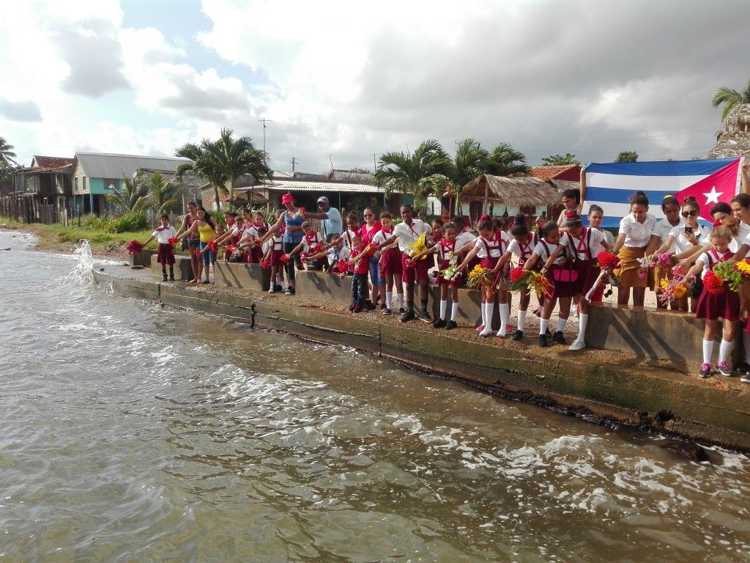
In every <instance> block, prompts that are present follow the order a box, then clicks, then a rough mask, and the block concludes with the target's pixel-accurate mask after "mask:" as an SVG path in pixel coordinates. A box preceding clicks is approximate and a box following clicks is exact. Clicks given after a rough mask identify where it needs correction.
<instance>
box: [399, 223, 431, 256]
mask: <svg viewBox="0 0 750 563" xmlns="http://www.w3.org/2000/svg"><path fill="white" fill-rule="evenodd" d="M431 232H432V229H431V228H430V226H429V225H428V224H427V223H425V222H424V221H422V220H421V219H412V222H411V225H407V224H406V223H399V224H398V225H396V226H395V227H394V229H393V234H394V235H396V236H397V237H398V249H399V250H400V251H401V252H405V253H407V254H408V255H409V256H411V255H412V254H413V253H414V251H413V250H412V249H411V248H410V247H409V245H410V244H413V243H415V242H416V241H417V239H418V238H419V235H421V234H423V233H424V234H430V233H431Z"/></svg>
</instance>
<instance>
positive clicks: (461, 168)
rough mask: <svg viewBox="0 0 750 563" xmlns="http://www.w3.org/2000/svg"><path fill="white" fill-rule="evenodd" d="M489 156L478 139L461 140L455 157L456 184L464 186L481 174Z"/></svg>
mask: <svg viewBox="0 0 750 563" xmlns="http://www.w3.org/2000/svg"><path fill="white" fill-rule="evenodd" d="M488 158H489V153H488V152H487V151H486V150H485V149H484V148H482V146H481V145H480V144H479V142H478V141H475V140H474V139H471V138H468V139H464V140H463V141H460V142H459V143H458V146H457V147H456V156H455V157H454V159H453V180H454V182H455V183H456V185H457V186H458V187H459V188H460V187H463V186H465V185H466V184H467V183H468V182H471V181H472V180H473V179H474V178H476V177H477V176H481V175H482V174H483V173H484V171H485V169H484V164H485V163H486V162H487V159H488Z"/></svg>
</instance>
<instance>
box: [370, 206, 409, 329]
mask: <svg viewBox="0 0 750 563" xmlns="http://www.w3.org/2000/svg"><path fill="white" fill-rule="evenodd" d="M380 225H381V229H380V230H379V231H378V232H377V233H376V234H375V236H374V237H373V239H372V242H373V244H376V245H377V246H378V248H379V249H380V260H379V261H378V264H379V266H380V278H381V279H382V280H384V281H385V284H386V285H385V309H384V310H383V314H384V315H390V314H392V312H393V288H394V286H395V287H396V296H397V297H398V308H399V311H400V312H401V313H403V312H404V287H403V285H401V252H400V251H399V249H398V241H396V240H392V241H391V242H390V243H389V244H386V242H387V241H388V240H390V239H392V237H393V216H392V215H391V214H390V213H388V212H387V211H384V212H383V213H381V214H380Z"/></svg>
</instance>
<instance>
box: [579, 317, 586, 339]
mask: <svg viewBox="0 0 750 563" xmlns="http://www.w3.org/2000/svg"><path fill="white" fill-rule="evenodd" d="M588 324H589V316H588V314H586V313H581V314H580V315H578V338H579V339H581V340H586V326H587V325H588Z"/></svg>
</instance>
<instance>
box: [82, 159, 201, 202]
mask: <svg viewBox="0 0 750 563" xmlns="http://www.w3.org/2000/svg"><path fill="white" fill-rule="evenodd" d="M189 162H190V160H187V159H184V158H169V157H161V156H136V155H127V154H110V153H95V152H79V153H76V155H75V162H74V165H73V200H74V205H75V213H76V214H86V213H93V214H95V215H100V214H102V213H105V212H106V211H107V204H106V197H107V196H108V195H109V194H111V193H112V191H113V190H114V189H115V188H120V187H121V184H122V181H123V178H132V177H133V176H135V175H136V174H137V173H138V172H140V171H142V170H148V171H151V172H160V173H171V174H174V173H175V172H176V171H177V168H178V167H179V166H180V165H181V164H186V163H189Z"/></svg>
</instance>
